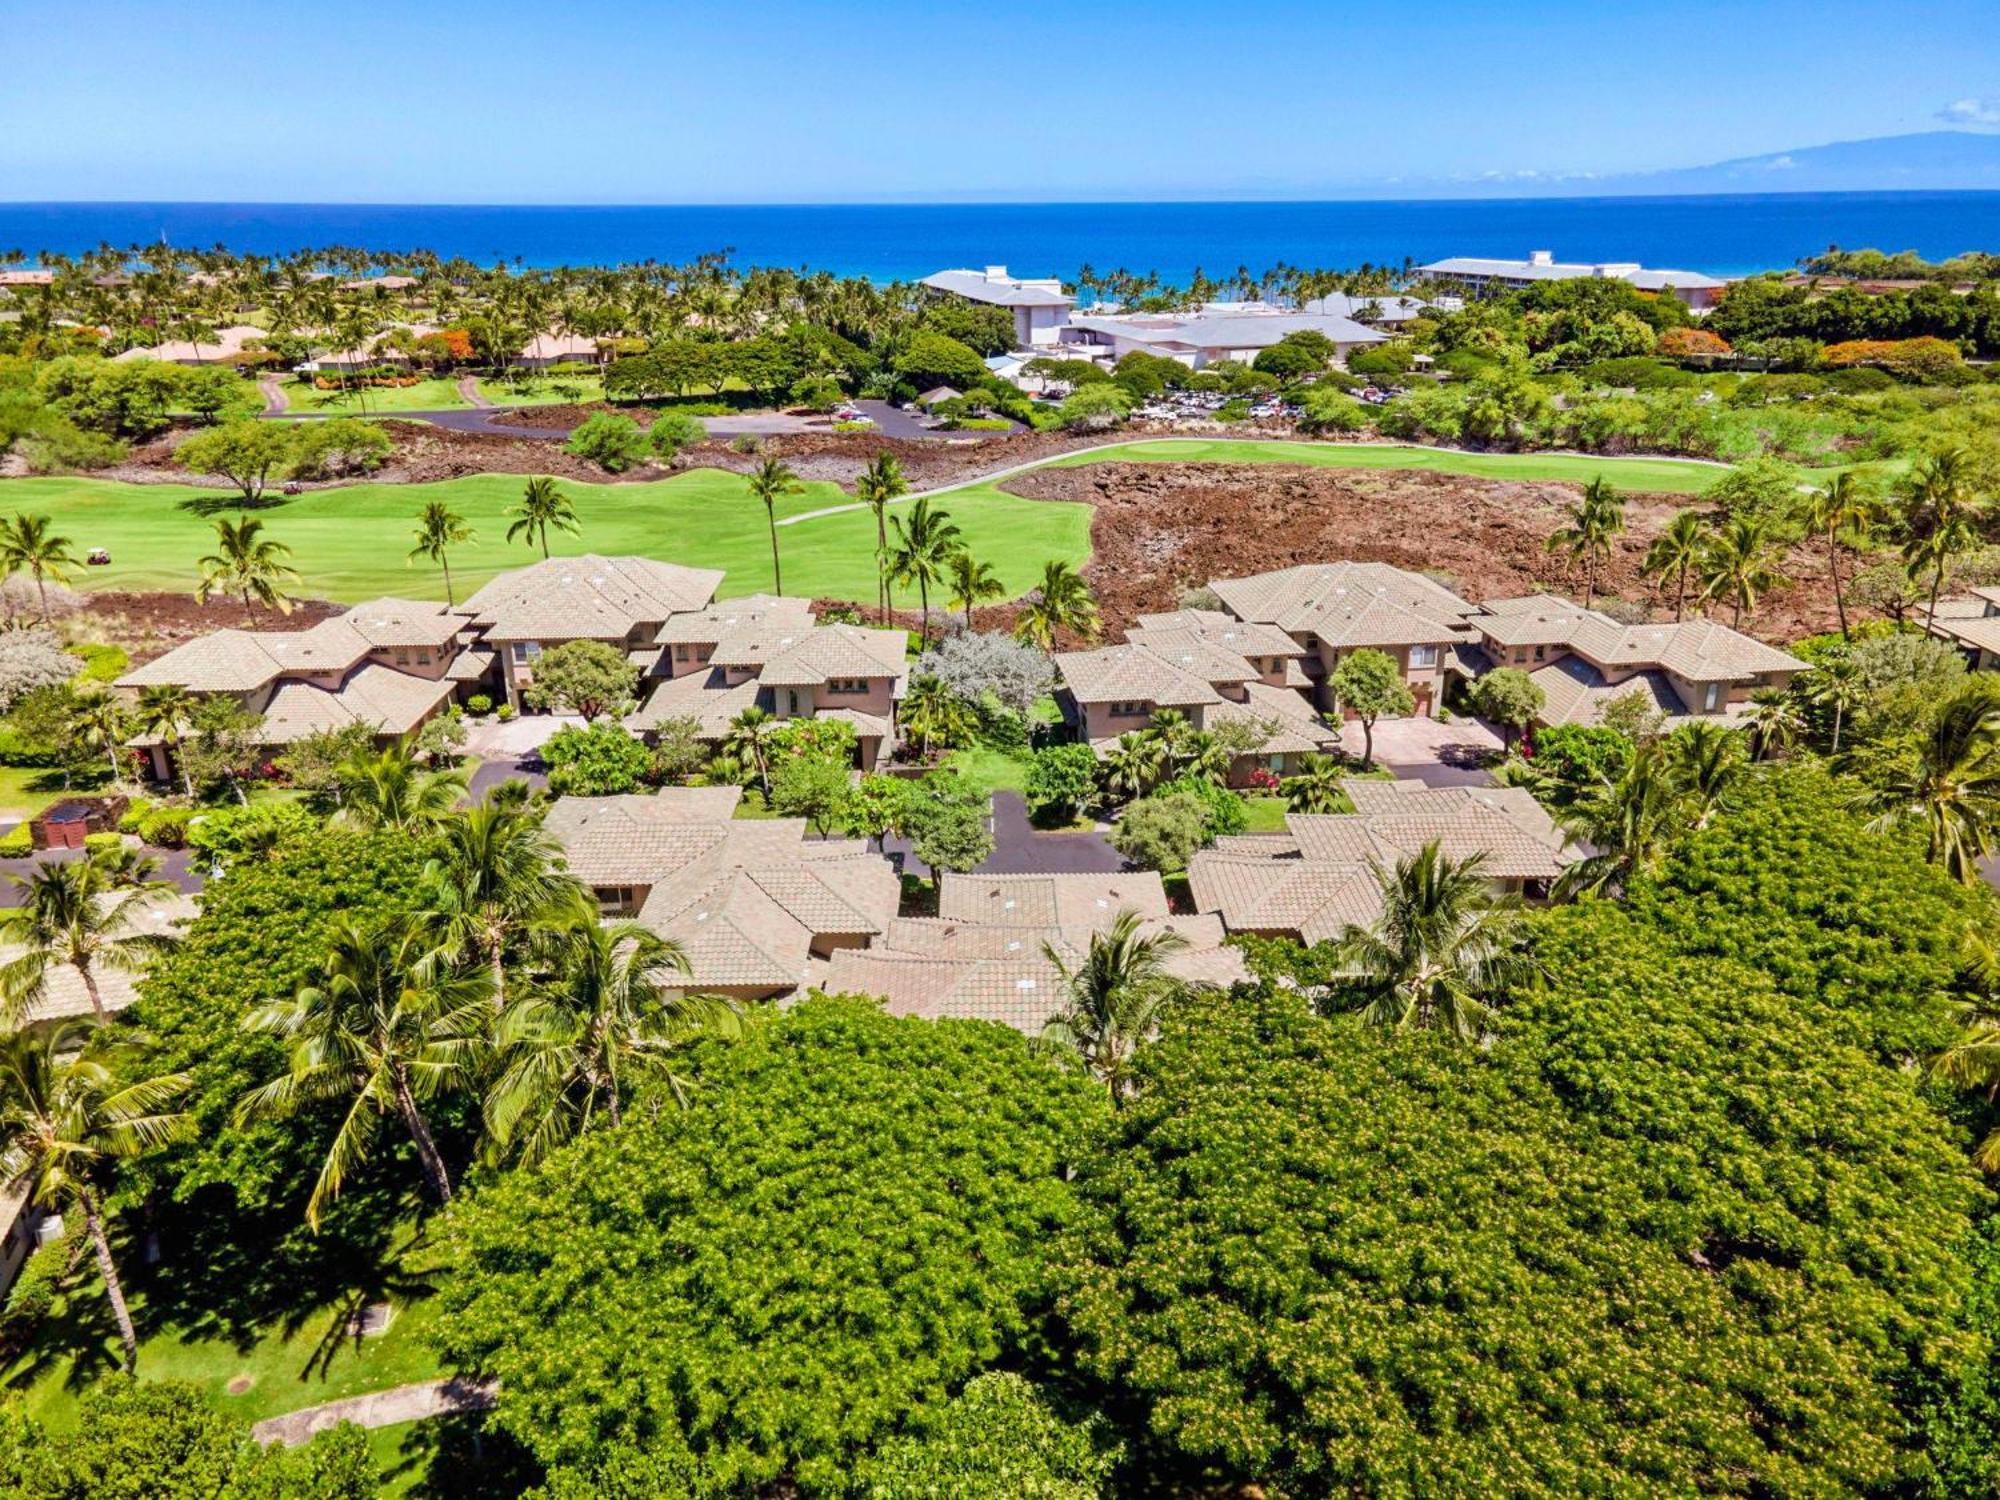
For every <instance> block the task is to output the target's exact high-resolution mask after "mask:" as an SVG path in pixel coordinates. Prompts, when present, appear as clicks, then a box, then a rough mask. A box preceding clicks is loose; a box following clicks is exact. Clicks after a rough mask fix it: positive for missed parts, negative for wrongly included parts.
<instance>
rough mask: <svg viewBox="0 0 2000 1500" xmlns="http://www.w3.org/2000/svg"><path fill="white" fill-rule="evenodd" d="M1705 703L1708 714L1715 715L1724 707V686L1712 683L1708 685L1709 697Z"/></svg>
mask: <svg viewBox="0 0 2000 1500" xmlns="http://www.w3.org/2000/svg"><path fill="white" fill-rule="evenodd" d="M1703 702H1704V705H1705V711H1706V712H1708V713H1714V712H1715V711H1716V710H1717V709H1718V708H1720V707H1722V684H1721V683H1719V682H1711V683H1710V684H1709V685H1708V696H1707V698H1706V699H1704V700H1703Z"/></svg>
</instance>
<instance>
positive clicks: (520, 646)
mask: <svg viewBox="0 0 2000 1500" xmlns="http://www.w3.org/2000/svg"><path fill="white" fill-rule="evenodd" d="M541 654H542V643H541V642H540V641H516V642H515V643H514V660H516V661H533V660H534V659H535V658H536V657H538V656H540V655H541Z"/></svg>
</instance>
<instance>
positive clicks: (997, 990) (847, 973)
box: [821, 873, 1248, 1035]
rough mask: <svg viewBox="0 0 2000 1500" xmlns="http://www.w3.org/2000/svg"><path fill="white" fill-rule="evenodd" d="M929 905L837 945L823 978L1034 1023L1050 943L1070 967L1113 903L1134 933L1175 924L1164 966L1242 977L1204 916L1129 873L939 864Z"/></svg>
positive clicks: (900, 1004) (1006, 1021) (1048, 979)
mask: <svg viewBox="0 0 2000 1500" xmlns="http://www.w3.org/2000/svg"><path fill="white" fill-rule="evenodd" d="M938 910H939V915H938V916H936V917H901V918H898V919H896V920H895V921H893V922H891V923H890V924H889V926H888V930H887V931H886V932H885V933H883V935H882V937H881V939H880V940H879V941H878V942H876V943H875V944H873V945H871V946H870V947H868V948H867V949H865V950H840V951H837V952H836V953H834V955H833V958H832V962H831V964H830V965H829V967H828V971H827V973H826V975H825V976H824V977H823V979H822V980H821V987H822V988H824V989H826V990H829V991H833V992H849V993H854V994H867V995H879V996H881V997H882V998H883V999H884V1000H885V1001H886V1003H887V1008H888V1010H889V1011H890V1013H891V1014H893V1015H916V1016H925V1017H928V1018H930V1019H933V1020H936V1019H946V1018H955V1019H964V1020H981V1021H995V1022H999V1023H1000V1024H1002V1025H1006V1026H1012V1027H1015V1028H1016V1029H1017V1030H1020V1031H1024V1032H1027V1033H1029V1034H1030V1035H1033V1034H1035V1033H1037V1032H1039V1031H1040V1030H1041V1029H1042V1027H1043V1026H1044V1025H1045V1024H1046V1023H1047V1022H1048V1020H1049V1018H1050V1017H1051V1016H1053V1015H1055V1014H1056V1013H1057V1012H1058V1011H1059V1010H1061V1009H1062V1006H1063V1002H1064V992H1063V986H1062V973H1061V970H1060V969H1058V968H1057V967H1056V965H1055V963H1054V962H1052V961H1051V960H1050V958H1049V951H1050V950H1053V951H1054V952H1055V954H1056V956H1057V957H1059V958H1061V960H1062V961H1063V963H1065V964H1067V965H1068V966H1070V967H1071V968H1075V967H1076V966H1077V965H1078V964H1079V963H1081V962H1082V960H1083V958H1084V955H1085V954H1086V953H1087V951H1088V949H1089V945H1090V939H1091V936H1092V934H1094V933H1099V932H1104V931H1106V930H1108V929H1109V928H1110V927H1111V925H1112V924H1113V923H1114V922H1116V921H1117V919H1118V916H1119V914H1120V913H1121V912H1125V911H1132V912H1136V913H1138V914H1139V915H1140V916H1141V917H1142V918H1143V919H1144V920H1143V921H1142V923H1141V925H1140V931H1141V933H1142V934H1147V935H1150V934H1154V933H1159V932H1163V931H1172V932H1176V933H1178V934H1179V935H1180V936H1182V937H1183V938H1185V939H1186V940H1187V942H1188V944H1189V947H1188V949H1187V951H1185V952H1182V953H1178V954H1175V955H1173V957H1171V958H1170V959H1169V960H1168V961H1167V965H1166V967H1167V970H1168V972H1169V973H1171V974H1173V975H1174V976H1175V977H1177V978H1180V979H1184V980H1186V981H1188V982H1190V983H1203V984H1219V985H1228V984H1234V983H1236V982H1237V981H1239V980H1242V979H1246V978H1248V972H1247V970H1246V969H1245V968H1244V964H1243V956H1242V954H1241V953H1240V952H1238V951H1237V950H1236V949H1234V948H1228V947H1224V946H1223V939H1224V937H1225V933H1224V931H1223V928H1222V924H1221V922H1220V921H1218V920H1216V919H1215V918H1213V917H1173V916H1169V915H1168V913H1167V894H1166V887H1165V886H1164V885H1163V884H1162V883H1161V881H1160V877H1159V876H1158V875H1155V874H1151V873H1142V874H1133V875H949V874H948V875H945V876H943V877H941V879H940V882H939V888H938Z"/></svg>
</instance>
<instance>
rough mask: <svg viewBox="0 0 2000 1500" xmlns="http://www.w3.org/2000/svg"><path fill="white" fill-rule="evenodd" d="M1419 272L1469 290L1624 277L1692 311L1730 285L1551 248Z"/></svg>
mask: <svg viewBox="0 0 2000 1500" xmlns="http://www.w3.org/2000/svg"><path fill="white" fill-rule="evenodd" d="M1417 270H1418V272H1419V273H1421V274H1422V275H1425V276H1428V277H1431V278H1432V279H1433V280H1437V281H1446V282H1451V283H1454V284H1455V285H1458V286H1462V287H1464V288H1465V289H1466V290H1467V291H1470V292H1487V291H1506V292H1514V291H1519V290H1521V289H1522V288H1524V287H1530V286H1533V285H1535V283H1537V282H1541V281H1592V280H1595V281H1623V282H1627V283H1629V284H1630V285H1632V286H1635V287H1637V288H1638V289H1639V290H1640V291H1642V292H1671V293H1672V294H1673V295H1674V296H1675V297H1678V298H1679V299H1680V300H1681V301H1682V302H1684V303H1686V304H1687V305H1688V306H1689V307H1690V308H1692V309H1694V310H1695V311H1696V312H1706V311H1707V310H1708V309H1709V308H1711V307H1713V306H1715V304H1716V301H1717V299H1718V298H1720V297H1721V295H1722V292H1723V289H1724V288H1725V287H1727V286H1728V285H1729V283H1728V282H1727V281H1723V280H1720V279H1718V278H1717V277H1714V276H1704V275H1703V274H1702V273H1701V272H1699V271H1661V270H1655V269H1652V268H1650V267H1647V266H1642V265H1640V264H1639V263H1638V262H1637V261H1596V262H1584V261H1561V260H1557V259H1556V257H1555V252H1554V251H1552V250H1530V251H1529V252H1528V258H1527V259H1526V260H1501V259H1488V258H1485V257H1481V256H1476V255H1454V256H1448V257H1447V258H1446V259H1444V260H1434V261H1432V262H1431V263H1430V264H1429V265H1427V266H1419V267H1417Z"/></svg>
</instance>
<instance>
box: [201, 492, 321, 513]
mask: <svg viewBox="0 0 2000 1500" xmlns="http://www.w3.org/2000/svg"><path fill="white" fill-rule="evenodd" d="M297 498H298V496H296V495H287V494H284V493H283V492H282V491H280V492H278V493H275V494H274V493H273V492H272V491H270V490H266V491H264V493H263V494H261V495H259V496H258V497H257V498H256V499H255V500H246V499H245V498H244V497H243V496H242V495H241V494H235V495H190V496H189V497H188V498H187V499H185V500H177V501H175V502H174V508H175V509H176V510H184V511H187V512H188V513H189V514H190V515H197V516H219V515H221V514H223V513H224V512H225V511H237V510H277V509H278V508H279V507H280V506H285V505H289V504H291V503H292V501H294V500H296V499H297Z"/></svg>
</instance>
